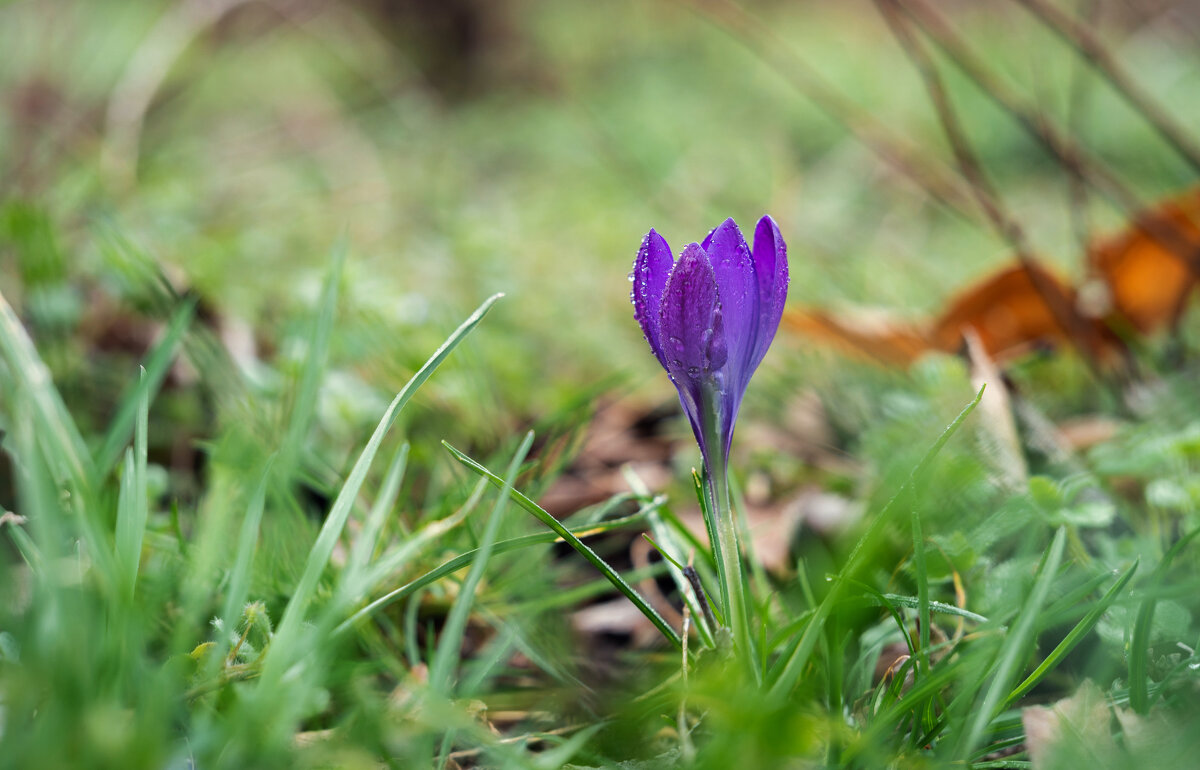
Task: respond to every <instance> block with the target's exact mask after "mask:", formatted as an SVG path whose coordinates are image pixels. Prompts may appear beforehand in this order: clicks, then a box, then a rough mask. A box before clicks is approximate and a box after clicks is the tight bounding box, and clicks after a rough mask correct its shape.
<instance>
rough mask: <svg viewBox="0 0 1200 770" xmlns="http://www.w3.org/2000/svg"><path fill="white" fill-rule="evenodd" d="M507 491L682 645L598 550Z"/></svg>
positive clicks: (483, 471) (471, 464) (496, 480)
mask: <svg viewBox="0 0 1200 770" xmlns="http://www.w3.org/2000/svg"><path fill="white" fill-rule="evenodd" d="M442 445H443V446H445V447H446V449H447V450H449V452H450V453H451V454H452V455H454V457H455V459H457V460H458V461H459V462H461V463H462V464H463V465H465V466H467V467H468V468H470V469H471V470H473V471H475V472H476V473H478V474H480V475H481V476H484V477H485V478H487V479H488V480H489V481H491V482H492V484H493V485H495V486H502V485H503V484H504V481H503V479H501V478H500V477H499V476H497V475H496V474H494V473H492V472H491V471H490V470H488V469H487V468H485V467H484V466H482V465H480V464H479V463H477V462H475V461H474V460H472V459H471V458H470V457H468V456H467V455H465V454H463V453H462V452H460V451H458V450H457V449H455V448H454V447H452V446H450V445H449V444H447V443H446V442H445V441H443V442H442ZM511 494H512V498H513V500H515V501H516V503H517V504H518V505H520V506H521V507H522V508H524V509H525V510H526V511H528V512H529V513H531V514H533V516H534V517H535V518H536V519H537V520H538V521H540V522H542V523H543V524H545V525H546V526H547V527H549V528H550V529H551V530H553V531H554V532H555V533H556V534H557V535H558V536H559V537H561V538H562V539H563V540H565V541H566V542H567V544H568V545H570V546H571V547H572V548H574V549H575V550H576V551H577V552H578V553H579V554H580V555H581V556H583V558H585V559H587V560H588V561H589V562H591V564H592V566H594V567H595V568H596V569H598V570H600V572H601V574H603V575H604V577H606V578H608V580H609V582H611V583H612V584H613V586H614V587H616V589H617V590H618V591H620V592H621V593H622V594H624V595H625V597H626V598H627V599H629V601H631V602H633V603H634V605H635V606H636V607H637V608H638V610H639V611H640V612H641V613H642V614H643V615H645V616H646V617H647V618H648V619H649V620H650V622H651V623H653V624H654V627H655V628H657V629H658V630H659V631H661V632H662V635H663V636H665V637H666V638H667V639H668V640H669V641H670V642H671V643H672V644H674V645H675V646H676V647H679V648H682V647H683V640H682V639H680V637H679V634H678V632H676V631H675V629H673V628H671V626H670V625H669V624H668V623H667V621H665V620H663V617H662V616H661V615H659V614H658V611H657V610H655V609H654V608H653V607H651V606H650V604H649V602H647V601H646V600H645V599H643V598H642V596H641V594H639V593H638V592H637V591H636V590H634V588H633V586H631V585H629V584H628V583H626V582H625V580H624V578H622V577H621V576H620V574H618V573H617V571H616V570H615V569H613V568H612V567H610V566H609V565H608V563H607V562H605V561H604V559H602V558H600V556H599V554H597V553H596V552H595V551H593V550H592V549H591V548H589V547H588V546H587V545H586V544H584V543H583V541H581V540H580V539H579V538H578V537H576V536H575V535H574V534H572V533H571V532H570V531H569V530H568V529H567V528H566V527H564V526H563V525H562V524H561V523H560V522H559V521H558V519H556V518H554V517H553V516H551V515H550V514H549V513H546V511H544V510H542V508H541V506H539V505H538V504H537V503H535V502H533V501H532V500H530V499H529V498H528V497H526V496H525V495H523V494H521V493H520V492H519V491H517V490H515V489H514V490H512V493H511Z"/></svg>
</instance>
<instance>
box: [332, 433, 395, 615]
mask: <svg viewBox="0 0 1200 770" xmlns="http://www.w3.org/2000/svg"><path fill="white" fill-rule="evenodd" d="M408 451H409V445H408V442H405V443H404V444H401V445H400V449H398V450H397V451H396V456H395V457H393V458H392V463H391V465H389V466H388V470H387V474H386V475H385V476H384V477H383V485H382V486H381V487H380V489H379V494H378V496H377V497H376V498H375V503H374V504H373V505H372V506H371V510H370V512H369V513H368V514H367V519H366V521H365V522H363V526H362V530H361V531H360V532H359V533H358V537H357V538H356V539H355V541H354V546H353V547H352V548H351V549H350V560H349V561H348V562H347V564H346V569H345V571H344V572H343V573H342V578H341V586H340V590H341V591H342V592H343V593H344V594H346V595H347V596H357V595H359V594H361V593H365V592H366V591H367V590H369V589H370V585H369V582H370V581H364V580H363V576H364V575H365V574H366V571H367V565H368V564H369V563H370V561H371V556H372V555H373V554H374V553H375V549H376V547H377V546H378V544H379V534H380V532H382V531H383V524H384V522H385V521H386V520H387V515H388V514H389V513H391V511H392V508H393V506H395V504H396V498H397V497H398V496H399V494H400V484H401V482H402V481H403V479H404V471H405V468H407V467H408Z"/></svg>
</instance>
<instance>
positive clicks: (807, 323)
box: [783, 308, 931, 366]
mask: <svg viewBox="0 0 1200 770" xmlns="http://www.w3.org/2000/svg"><path fill="white" fill-rule="evenodd" d="M783 324H784V326H785V327H787V328H788V329H789V330H791V331H793V332H795V333H797V334H799V335H801V336H802V337H804V338H805V339H808V340H815V341H817V342H823V343H826V344H828V345H831V346H834V347H837V348H840V349H841V350H842V351H844V352H846V353H848V354H850V355H856V356H858V357H860V358H866V359H868V360H870V361H874V362H875V363H878V364H883V365H885V366H908V365H909V364H911V363H912V362H913V361H916V360H917V359H918V358H920V357H921V355H922V354H924V353H926V352H928V351H929V350H930V349H931V348H930V343H929V337H928V335H927V334H926V333H925V331H924V330H923V329H921V328H920V327H919V326H916V325H914V324H910V323H907V322H905V321H901V320H898V319H895V318H891V317H889V316H887V315H886V314H883V313H879V312H863V311H859V312H857V313H838V314H834V313H831V312H829V311H826V310H821V309H818V308H804V309H795V310H788V311H785V312H784V314H783Z"/></svg>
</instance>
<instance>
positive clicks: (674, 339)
mask: <svg viewBox="0 0 1200 770" xmlns="http://www.w3.org/2000/svg"><path fill="white" fill-rule="evenodd" d="M670 342H671V344H672V345H674V346H675V350H676V352H678V353H682V352H683V340H681V339H679V338H678V337H671V338H670ZM675 363H676V364H679V365H682V364H683V362H682V361H676V362H675Z"/></svg>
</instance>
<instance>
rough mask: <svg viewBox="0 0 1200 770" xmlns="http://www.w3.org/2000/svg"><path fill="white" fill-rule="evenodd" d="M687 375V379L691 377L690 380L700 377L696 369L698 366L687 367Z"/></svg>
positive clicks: (698, 368)
mask: <svg viewBox="0 0 1200 770" xmlns="http://www.w3.org/2000/svg"><path fill="white" fill-rule="evenodd" d="M687 373H688V376H689V377H691V378H692V379H696V378H697V377H699V376H700V367H698V366H689V367H688V370H687Z"/></svg>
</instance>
